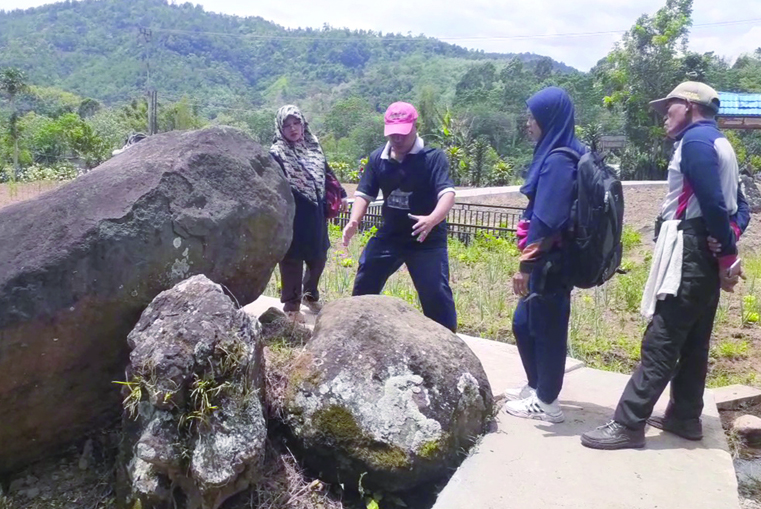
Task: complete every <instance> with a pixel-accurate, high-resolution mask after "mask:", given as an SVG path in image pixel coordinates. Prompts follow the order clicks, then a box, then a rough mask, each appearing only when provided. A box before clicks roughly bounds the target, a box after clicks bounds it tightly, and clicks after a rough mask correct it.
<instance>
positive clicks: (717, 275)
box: [581, 81, 750, 449]
mask: <svg viewBox="0 0 761 509" xmlns="http://www.w3.org/2000/svg"><path fill="white" fill-rule="evenodd" d="M650 105H651V107H652V108H653V109H654V110H655V111H657V112H658V113H660V114H661V115H663V116H664V120H665V128H666V134H667V135H668V137H669V138H672V139H674V140H675V141H676V145H675V150H674V156H673V157H672V159H671V162H670V163H669V166H668V194H667V195H666V199H665V200H664V202H663V205H662V206H661V212H660V215H659V217H658V220H657V221H656V232H655V233H656V237H657V244H656V247H655V251H654V255H653V261H652V267H651V270H650V277H649V278H648V281H647V284H646V285H645V290H644V292H643V296H642V305H641V309H640V311H641V312H642V314H643V315H644V316H645V317H647V318H650V323H649V325H648V326H647V329H646V331H645V335H644V338H643V340H642V352H641V361H640V364H639V366H638V367H637V369H636V370H635V372H634V374H633V375H632V377H631V379H630V380H629V383H628V384H627V386H626V388H625V389H624V393H623V395H622V396H621V400H620V401H619V403H618V407H617V408H616V410H615V414H614V416H613V420H612V421H610V422H609V423H607V424H605V425H603V426H600V427H599V428H596V429H594V430H592V431H589V432H587V433H584V434H583V435H582V437H581V443H582V444H583V445H585V446H587V447H591V448H593V449H623V448H630V447H631V448H634V447H643V446H644V445H645V425H646V424H650V425H651V426H654V427H656V428H659V429H662V430H664V431H668V432H671V433H674V434H676V435H679V436H680V437H682V438H685V439H688V440H700V439H701V438H702V437H703V429H702V424H701V420H700V415H701V413H702V411H703V392H704V390H705V380H706V373H707V371H708V351H709V342H710V338H711V331H712V329H713V320H714V316H715V314H716V307H717V305H718V303H719V294H720V289H723V290H725V291H728V292H731V291H733V288H734V286H735V285H736V284H737V282H738V279H739V277H740V276H741V274H742V268H741V265H740V259H739V258H738V257H737V240H738V239H739V237H740V234H741V232H742V230H743V229H744V228H745V226H747V224H748V221H749V220H750V214H749V212H748V207H747V203H745V200H744V198H742V195H741V194H739V192H738V191H739V190H738V187H739V170H738V166H737V158H736V157H735V152H734V150H733V149H732V146H731V145H730V144H729V142H728V141H727V139H726V138H725V137H724V135H723V134H722V133H721V132H720V131H719V129H718V127H717V125H716V121H715V117H716V114H717V113H718V111H719V95H718V94H717V93H716V91H715V90H714V89H713V88H711V87H710V86H708V85H706V84H704V83H697V82H692V81H688V82H685V83H682V84H680V85H679V86H678V87H676V88H675V89H674V90H673V91H672V92H671V93H670V94H668V95H667V96H666V97H664V98H663V99H658V100H656V101H653V102H651V103H650ZM709 239H711V240H712V244H713V249H711V248H709ZM669 382H671V398H670V401H669V404H668V407H667V409H666V413H665V415H664V416H658V417H651V414H652V412H653V407H654V406H655V403H656V402H657V401H658V399H659V398H660V396H661V394H662V393H663V390H664V389H665V388H666V384H668V383H669Z"/></svg>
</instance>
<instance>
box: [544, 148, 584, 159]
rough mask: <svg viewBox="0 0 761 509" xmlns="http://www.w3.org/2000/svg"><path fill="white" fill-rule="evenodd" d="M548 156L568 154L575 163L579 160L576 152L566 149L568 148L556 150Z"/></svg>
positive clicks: (579, 156) (579, 155)
mask: <svg viewBox="0 0 761 509" xmlns="http://www.w3.org/2000/svg"><path fill="white" fill-rule="evenodd" d="M550 154H568V155H569V156H571V157H572V158H573V159H575V160H576V161H578V160H579V159H581V154H579V153H578V152H576V151H575V150H573V149H572V148H568V147H560V148H556V149H555V150H553V151H551V152H550Z"/></svg>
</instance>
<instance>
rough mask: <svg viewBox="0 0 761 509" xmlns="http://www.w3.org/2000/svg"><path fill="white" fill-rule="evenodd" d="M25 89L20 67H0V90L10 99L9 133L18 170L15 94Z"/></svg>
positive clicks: (14, 163)
mask: <svg viewBox="0 0 761 509" xmlns="http://www.w3.org/2000/svg"><path fill="white" fill-rule="evenodd" d="M26 89H27V84H26V75H25V74H24V71H22V70H21V69H16V68H14V67H6V68H4V69H0V91H2V92H4V93H5V94H6V95H7V96H8V97H9V99H10V103H11V120H10V124H9V134H10V136H11V139H12V140H13V167H14V168H15V170H16V171H17V172H18V170H19V165H18V139H19V130H18V119H19V115H18V112H17V111H16V96H17V95H18V94H20V93H21V92H23V91H25V90H26Z"/></svg>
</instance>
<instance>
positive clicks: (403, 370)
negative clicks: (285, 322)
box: [283, 295, 493, 492]
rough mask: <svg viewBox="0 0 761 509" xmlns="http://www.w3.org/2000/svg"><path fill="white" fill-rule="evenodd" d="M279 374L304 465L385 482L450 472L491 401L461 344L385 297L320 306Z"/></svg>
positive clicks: (410, 483) (380, 485)
mask: <svg viewBox="0 0 761 509" xmlns="http://www.w3.org/2000/svg"><path fill="white" fill-rule="evenodd" d="M287 377H288V387H287V388H286V390H285V397H284V402H283V407H284V421H285V423H286V424H287V425H288V427H289V429H290V432H291V434H292V435H293V437H294V439H295V441H296V443H297V445H298V446H299V447H298V449H299V450H300V453H301V455H302V457H303V459H304V461H305V462H306V464H307V466H309V467H310V468H311V469H312V470H314V471H315V472H316V473H317V474H318V475H320V476H321V477H322V478H324V479H325V480H328V481H331V482H341V483H345V484H346V485H347V486H355V487H356V486H357V485H358V483H359V479H360V476H362V485H363V486H364V487H367V488H372V489H383V490H386V491H391V492H395V491H404V490H408V489H410V488H413V487H415V486H417V485H420V484H422V483H425V482H429V481H435V480H437V479H439V478H442V477H444V476H446V475H448V474H451V472H452V471H453V470H454V469H455V468H456V467H457V465H458V464H459V463H460V461H461V460H462V457H463V455H464V454H465V453H466V451H467V450H468V449H469V448H470V446H471V445H472V444H473V443H474V441H475V440H476V439H477V438H478V437H479V436H480V435H481V434H482V433H483V432H484V431H485V428H486V425H487V423H488V420H489V416H490V414H491V411H492V405H493V397H492V392H491V387H490V386H489V382H488V380H487V378H486V374H485V372H484V370H483V367H482V366H481V363H480V361H479V360H478V358H477V357H476V356H475V354H474V353H473V352H472V351H471V350H470V349H469V348H468V346H467V345H466V344H465V343H464V342H463V341H462V340H461V339H460V338H458V337H457V336H456V335H455V334H453V333H452V332H451V331H449V330H448V329H446V328H445V327H442V326H441V325H439V324H437V323H436V322H434V321H432V320H430V319H428V318H426V317H425V316H423V315H422V314H421V313H419V312H418V311H417V310H415V309H414V308H413V307H412V306H410V305H409V304H407V303H405V302H404V301H402V300H400V299H396V298H393V297H385V296H376V295H373V296H362V297H351V298H348V299H341V300H338V301H335V302H332V303H330V304H328V305H327V306H325V308H324V309H323V310H322V312H321V313H320V315H319V317H318V319H317V324H316V326H315V330H314V336H313V337H312V339H311V340H310V341H309V342H308V343H307V345H306V347H305V348H304V351H303V352H302V353H301V354H300V356H299V357H298V358H297V359H295V361H294V362H292V363H291V368H290V371H289V372H288V374H287ZM363 474H364V475H363Z"/></svg>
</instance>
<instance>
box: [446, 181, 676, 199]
mask: <svg viewBox="0 0 761 509" xmlns="http://www.w3.org/2000/svg"><path fill="white" fill-rule="evenodd" d="M621 185H622V186H623V187H624V189H626V188H627V187H638V188H650V187H655V188H657V187H666V185H667V182H666V181H665V180H626V181H624V182H622V183H621ZM520 187H521V186H501V187H478V188H475V189H458V190H457V193H456V197H457V199H463V198H478V197H481V196H494V195H501V194H508V195H512V194H514V195H518V194H520Z"/></svg>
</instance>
